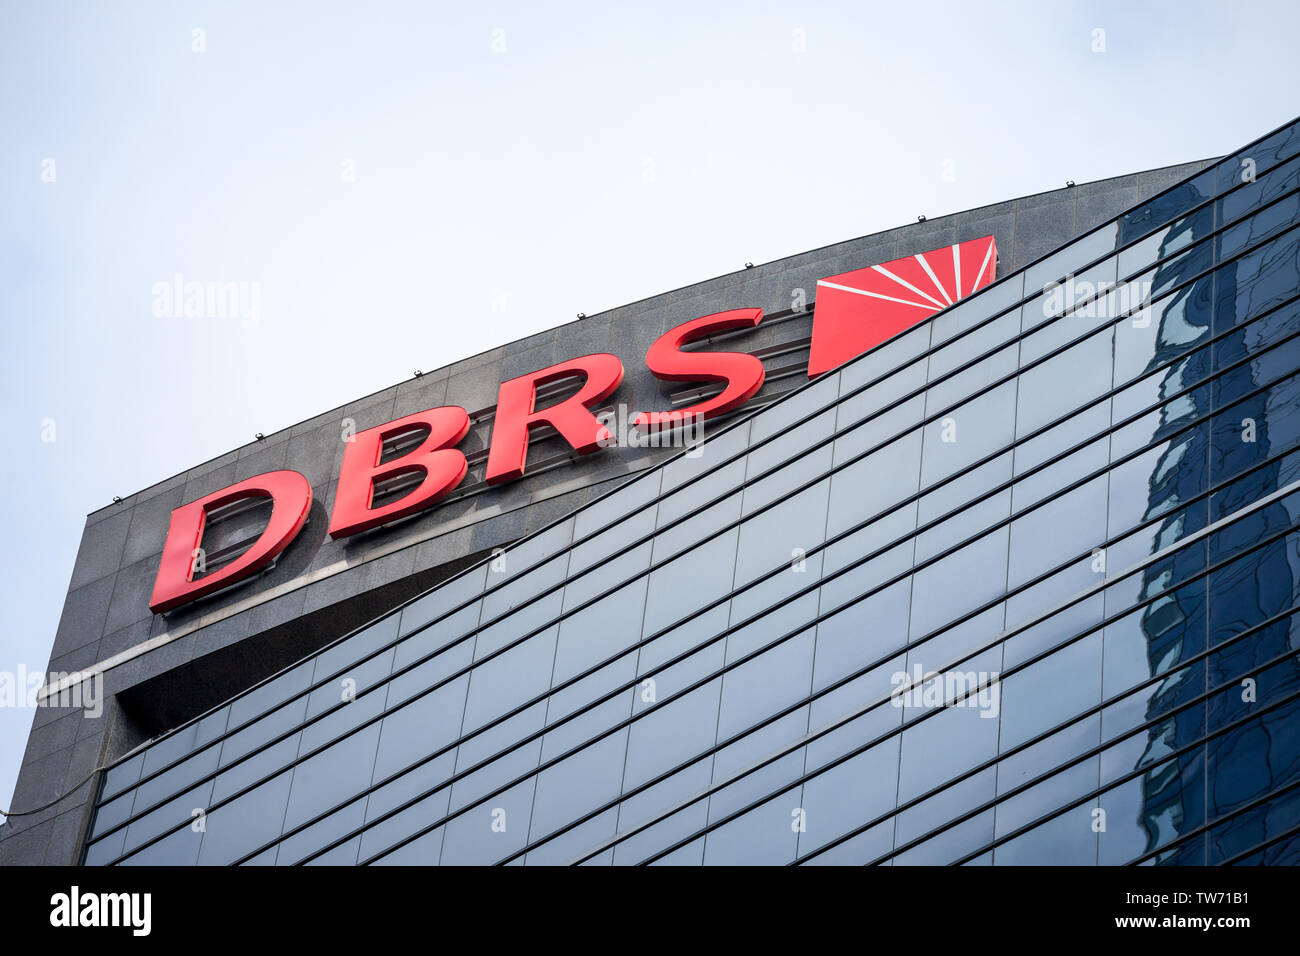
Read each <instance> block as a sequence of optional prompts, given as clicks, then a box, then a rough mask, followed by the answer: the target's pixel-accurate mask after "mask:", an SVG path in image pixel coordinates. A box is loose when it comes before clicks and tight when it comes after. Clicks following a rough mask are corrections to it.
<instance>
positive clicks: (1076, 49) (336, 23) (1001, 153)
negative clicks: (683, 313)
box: [0, 0, 1300, 809]
mask: <svg viewBox="0 0 1300 956" xmlns="http://www.w3.org/2000/svg"><path fill="white" fill-rule="evenodd" d="M1298 8H1300V5H1298V4H1296V3H1295V2H1294V0H1289V2H1274V3H1269V2H1254V3H1251V4H1249V5H1242V4H1239V3H1227V2H1220V3H1210V2H1194V0H1183V2H1177V3H1175V2H1169V3H1152V4H1139V3H1134V2H1131V0H1127V2H1115V3H1085V2H1077V3H1066V2H1055V3H1054V2H1044V0H1035V2H1025V3H1012V2H994V3H989V4H979V3H975V2H969V0H963V2H944V0H930V2H925V3H910V4H903V3H894V2H888V3H885V2H880V3H875V2H871V3H868V2H842V3H838V4H836V3H815V2H808V3H781V2H750V3H712V4H708V3H700V2H686V3H670V2H656V3H647V4H644V5H630V4H612V3H608V2H597V3H590V4H578V3H571V2H570V3H553V4H540V3H518V4H505V3H465V2H462V3H455V4H446V3H428V2H424V3H392V2H380V0H366V2H364V3H363V2H354V3H349V4H344V3H324V2H311V3H307V2H304V3H274V4H272V3H265V2H232V0H223V2H219V3H161V2H159V3H139V2H125V0H124V2H112V3H103V2H90V3H71V2H59V0H24V2H18V0H0V318H2V319H3V323H4V334H5V337H4V347H3V348H2V349H0V363H3V365H2V369H0V390H2V392H0V394H2V395H3V402H4V411H5V419H4V420H5V425H6V432H5V436H4V437H5V440H6V441H5V444H6V448H7V452H6V453H5V455H4V458H3V469H0V529H2V530H0V534H3V536H4V555H5V557H4V574H3V579H2V580H3V583H2V584H0V587H3V589H4V591H3V601H2V602H0V636H2V640H3V644H2V647H0V650H2V653H0V670H3V671H9V672H11V673H12V672H14V671H17V669H18V668H19V667H20V666H21V667H25V668H26V669H27V670H28V671H32V670H43V669H44V667H45V665H46V663H47V661H48V655H49V650H50V647H51V645H52V643H53V638H54V632H55V627H56V624H57V622H58V619H59V614H60V611H61V609H62V605H63V598H64V595H65V592H66V590H67V584H68V581H69V578H70V576H71V573H72V565H73V559H74V557H75V555H76V550H77V544H78V541H79V539H80V535H81V530H82V526H83V523H84V520H85V515H86V514H87V513H88V512H90V511H93V510H95V509H97V508H100V507H102V506H104V505H105V504H107V503H108V502H109V501H110V500H111V499H112V497H113V496H114V495H122V496H126V495H128V494H131V493H133V492H135V491H137V490H139V489H141V488H144V487H146V486H148V485H151V484H153V483H155V482H157V481H160V480H162V479H164V478H167V477H169V476H171V475H173V474H175V473H177V472H179V471H183V470H185V469H187V468H190V467H192V466H194V465H196V464H199V463H200V462H202V461H205V460H207V459H209V458H212V457H214V456H216V455H219V454H222V453H223V452H226V451H229V450H230V449H232V448H234V447H236V446H238V445H241V444H244V443H245V442H247V441H249V440H250V439H251V438H252V436H253V434H254V432H266V433H270V432H272V431H275V430H277V429H280V428H283V427H285V426H288V425H292V424H294V423H296V422H298V421H301V420H303V419H306V418H309V417H311V416H313V415H316V414H318V413H320V412H322V411H326V410H328V409H330V408H333V407H335V406H337V405H341V404H343V403H345V402H347V401H349V400H351V399H354V398H357V397H359V396H361V395H364V394H367V393H369V392H372V391H375V390H377V389H380V388H383V387H386V386H389V385H392V384H394V383H396V382H398V381H400V380H402V379H404V378H406V377H408V376H409V375H410V373H411V371H412V369H414V368H422V369H426V370H427V369H431V368H436V367H439V366H441V365H445V364H447V363H449V362H453V361H456V360H457V359H460V358H464V357H466V356H468V355H472V354H474V353H475V352H479V351H482V350H484V349H487V348H492V347H494V346H497V345H500V344H503V343H505V342H508V341H510V340H513V339H517V338H520V337H522V336H524V335H528V334H530V333H533V332H537V331H540V330H542V329H545V328H548V327H550V326H553V325H558V324H561V323H564V322H567V321H569V320H571V319H572V318H573V317H574V315H575V313H577V312H586V313H596V312H599V311H602V310H604V309H608V308H611V307H614V306H617V305H621V304H624V303H626V302H630V301H633V300H635V299H639V298H643V297H645V296H649V295H654V294H657V293H659V292H663V291H666V290H668V289H671V288H675V287H677V286H681V285H685V284H688V283H692V282H697V281H700V280H702V279H706V278H710V277H712V276H715V275H718V274H720V273H724V272H730V271H733V270H735V269H737V268H740V267H741V266H742V265H743V263H745V262H746V261H752V262H762V261H766V260H769V259H775V258H780V257H783V256H787V255H791V254H794V253H797V252H801V251H804V250H807V249H811V248H814V247H817V246H821V245H825V244H827V243H830V242H836V241H839V240H843V239H848V238H852V237H854V236H860V235H865V234H867V233H871V232H876V231H878V230H881V229H887V228H891V227H894V226H899V225H903V224H905V223H908V222H912V221H914V220H915V218H916V216H917V215H918V214H922V213H924V214H926V215H928V216H931V217H934V216H938V215H943V214H945V213H950V212H956V211H959V210H962V209H967V208H971V207H974V206H980V205H984V204H986V203H992V202H998V201H1001V200H1005V199H1011V198H1014V197H1016V196H1020V195H1024V194H1027V193H1033V192H1038V191H1041V190H1044V189H1052V188H1056V187H1059V186H1062V185H1064V183H1065V181H1066V180H1067V179H1073V180H1075V181H1076V182H1079V183H1083V182H1086V181H1089V180H1094V179H1102V178H1106V177H1109V176H1116V175H1121V174H1124V173H1130V172H1136V171H1138V170H1143V169H1148V168H1151V167H1156V166H1165V165H1170V164H1174V163H1181V162H1187V161H1190V160H1195V159H1202V158H1205V157H1209V156H1216V155H1219V154H1222V153H1225V152H1228V151H1230V150H1232V149H1234V148H1236V147H1238V146H1240V145H1243V144H1245V143H1246V142H1248V141H1249V140H1251V139H1254V138H1255V137H1257V136H1259V135H1260V134H1261V133H1264V132H1266V131H1267V130H1269V129H1271V128H1273V127H1275V126H1278V125H1280V124H1282V123H1284V122H1286V121H1287V120H1289V119H1291V118H1292V117H1293V115H1294V114H1296V113H1297V112H1300V98H1298V97H1297V96H1296V91H1297V90H1300V67H1298V66H1297V57H1296V55H1295V49H1294V44H1295V37H1296V36H1297V26H1300V23H1298V21H1300V13H1298V12H1297V9H1298ZM561 11H564V12H563V13H562V12H561ZM196 31H197V32H196ZM1098 31H1102V32H1098ZM1099 46H1101V47H1104V49H1100V50H1098V49H1096V47H1099ZM51 180H52V181H51ZM177 273H179V274H181V275H183V276H184V277H185V279H186V280H191V281H203V282H208V281H228V282H242V283H248V286H246V288H247V289H249V290H250V291H251V290H252V289H253V288H254V286H253V284H254V283H256V284H257V285H256V288H257V290H258V294H259V295H260V300H259V301H258V314H257V320H256V321H240V320H238V319H199V318H184V317H173V316H168V315H161V316H160V315H157V314H155V313H156V312H157V311H159V310H158V309H155V304H156V303H155V285H156V284H158V283H167V282H170V281H172V278H173V276H175V275H176V274H177ZM494 301H495V303H496V304H497V307H498V308H497V309H494V307H493V306H494ZM502 301H504V304H505V310H504V311H499V310H498V309H499V306H500V304H501V302H502ZM164 311H165V310H164ZM182 315H183V313H182ZM31 716H32V715H31V712H30V711H29V710H25V709H21V708H13V707H0V806H4V807H8V805H9V797H10V795H11V793H12V788H13V782H14V779H15V777H16V775H17V770H18V765H19V762H20V760H21V757H22V751H23V747H24V744H25V741H26V737H27V732H28V729H29V727H30V724H31ZM15 809H22V808H15Z"/></svg>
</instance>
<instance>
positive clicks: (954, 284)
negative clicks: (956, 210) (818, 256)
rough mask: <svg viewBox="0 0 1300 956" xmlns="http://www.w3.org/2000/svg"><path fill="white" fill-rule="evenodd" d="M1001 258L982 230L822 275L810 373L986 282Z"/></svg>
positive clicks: (836, 363)
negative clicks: (926, 249) (977, 234)
mask: <svg viewBox="0 0 1300 956" xmlns="http://www.w3.org/2000/svg"><path fill="white" fill-rule="evenodd" d="M997 261H998V250H997V244H996V243H995V242H994V241H993V237H992V236H984V237H983V238H980V239H971V240H970V241H968V242H963V243H959V244H958V245H955V246H945V247H943V248H942V249H935V250H933V251H932V252H923V253H921V254H920V255H915V256H908V257H907V258H905V259H894V260H892V261H890V262H883V263H881V264H880V265H878V266H868V267H867V268H865V269H855V270H853V271H852V272H842V273H840V274H839V275H834V276H827V277H826V278H825V279H821V280H819V281H818V283H817V301H816V306H815V308H814V310H813V332H812V350H811V352H810V353H809V356H808V376H809V378H813V377H815V376H818V375H820V374H822V373H823V372H829V371H830V370H831V369H834V368H839V367H840V366H841V365H843V364H844V363H845V362H847V361H848V360H849V359H853V358H857V357H858V356H859V355H861V354H862V353H863V352H865V351H867V350H868V349H871V348H875V347H876V346H877V345H879V344H880V343H881V342H883V341H885V340H886V339H888V338H891V337H893V336H895V335H897V334H898V333H899V332H902V331H903V330H904V329H910V328H911V327H912V326H914V325H916V324H917V323H918V322H921V321H922V320H924V319H928V318H930V316H932V315H934V314H935V313H936V312H939V311H940V310H942V309H946V308H947V307H948V306H950V305H952V304H953V303H954V302H956V301H957V300H959V299H963V298H965V297H966V296H968V295H970V294H971V293H973V292H977V291H978V290H980V289H982V288H984V287H985V286H986V285H988V284H989V283H990V282H992V281H993V273H994V270H995V269H996V268H997Z"/></svg>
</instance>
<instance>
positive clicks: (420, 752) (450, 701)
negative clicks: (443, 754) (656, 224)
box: [374, 676, 469, 780]
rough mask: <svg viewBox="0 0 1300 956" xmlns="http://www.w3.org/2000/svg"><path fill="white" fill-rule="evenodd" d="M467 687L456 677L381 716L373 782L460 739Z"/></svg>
mask: <svg viewBox="0 0 1300 956" xmlns="http://www.w3.org/2000/svg"><path fill="white" fill-rule="evenodd" d="M468 685H469V677H468V676H463V677H458V678H456V680H454V681H452V682H451V683H449V684H446V685H444V686H442V687H439V688H438V689H437V690H435V691H434V692H433V693H431V694H425V695H424V696H422V697H419V698H416V699H415V700H414V701H412V702H411V703H409V704H407V705H406V706H404V707H401V708H399V709H397V710H394V711H393V712H392V713H390V714H388V715H387V716H386V717H384V719H383V721H382V722H381V724H382V726H381V730H380V734H379V747H378V753H377V757H376V759H375V767H374V778H375V780H386V779H387V778H388V777H390V776H392V775H393V774H394V773H397V772H398V771H399V770H404V769H405V768H407V767H409V766H411V764H413V763H415V762H416V761H417V760H420V759H422V758H424V757H427V756H429V755H430V754H433V753H436V752H437V751H438V750H440V749H442V748H443V747H445V746H447V745H448V744H450V743H452V742H453V741H455V740H456V738H457V737H459V736H460V726H461V718H462V715H463V713H464V709H465V690H466V688H467V687H468Z"/></svg>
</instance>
